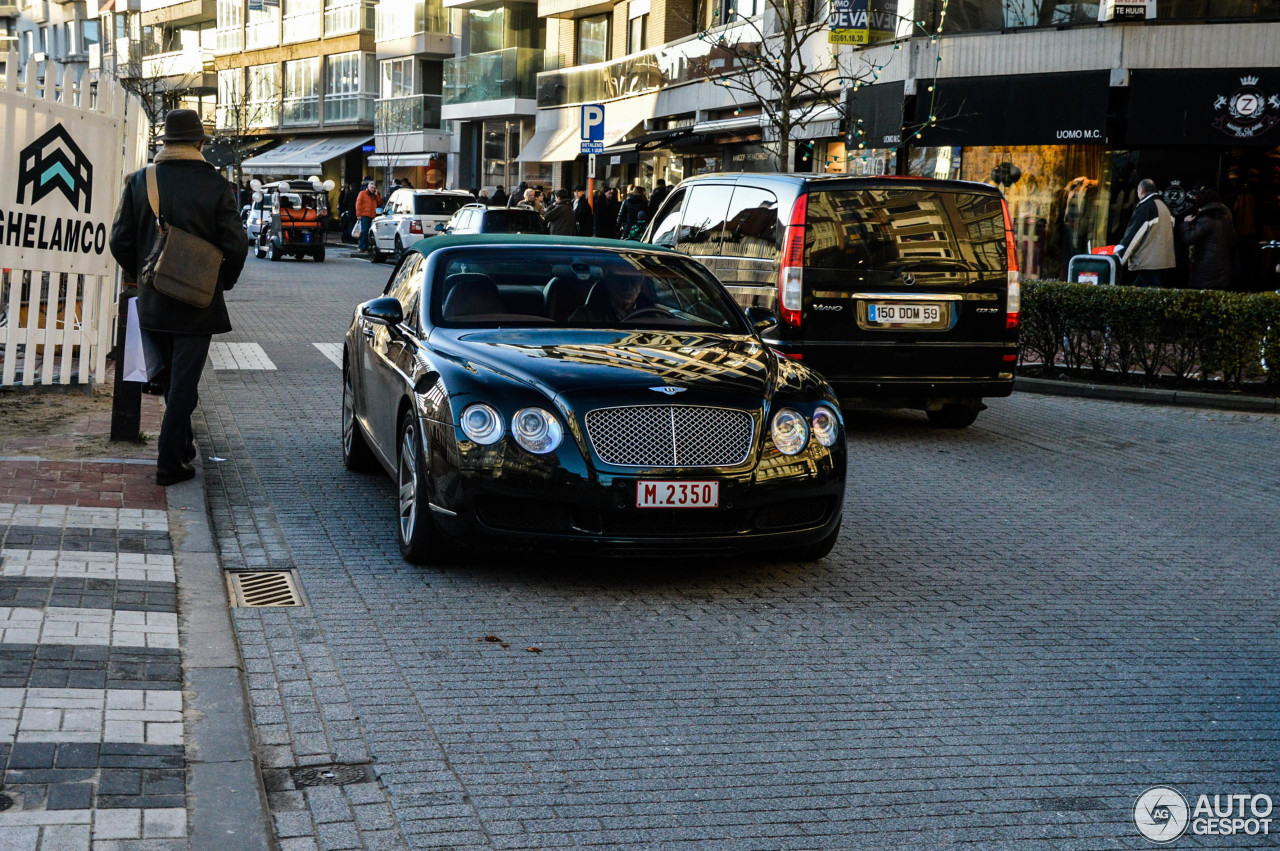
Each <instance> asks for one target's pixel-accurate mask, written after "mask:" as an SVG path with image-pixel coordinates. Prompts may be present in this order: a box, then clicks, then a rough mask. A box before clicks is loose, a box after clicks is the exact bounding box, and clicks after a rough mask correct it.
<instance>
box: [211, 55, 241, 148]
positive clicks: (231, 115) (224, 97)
mask: <svg viewBox="0 0 1280 851" xmlns="http://www.w3.org/2000/svg"><path fill="white" fill-rule="evenodd" d="M244 101H245V97H244V69H243V68H231V69H229V70H226V71H219V72H218V112H217V119H216V125H217V127H218V129H219V130H230V131H232V132H233V133H236V134H239V133H240V132H241V131H242V130H243V129H244V127H245V114H244V110H243V108H242V107H243V105H244Z"/></svg>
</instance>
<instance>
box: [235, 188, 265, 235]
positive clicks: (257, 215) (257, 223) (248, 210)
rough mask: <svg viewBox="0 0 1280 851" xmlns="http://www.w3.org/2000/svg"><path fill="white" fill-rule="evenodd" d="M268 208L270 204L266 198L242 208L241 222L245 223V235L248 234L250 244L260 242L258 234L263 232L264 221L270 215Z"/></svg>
mask: <svg viewBox="0 0 1280 851" xmlns="http://www.w3.org/2000/svg"><path fill="white" fill-rule="evenodd" d="M268 208H269V202H268V201H267V200H266V199H265V198H263V199H262V200H261V201H254V202H253V203H251V204H245V205H244V207H243V208H241V210H240V221H242V222H244V229H245V233H247V234H248V236H249V241H250V242H257V241H258V234H260V233H261V232H262V220H263V219H264V218H266V217H267V216H269V215H270V213H269V212H268Z"/></svg>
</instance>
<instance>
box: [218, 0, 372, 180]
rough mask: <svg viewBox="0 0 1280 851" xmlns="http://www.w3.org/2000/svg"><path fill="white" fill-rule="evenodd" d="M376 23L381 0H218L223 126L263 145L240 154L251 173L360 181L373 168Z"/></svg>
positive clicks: (220, 121) (220, 116)
mask: <svg viewBox="0 0 1280 851" xmlns="http://www.w3.org/2000/svg"><path fill="white" fill-rule="evenodd" d="M375 28H376V3H375V2H374V0H279V2H274V3H271V2H263V0H216V8H215V28H214V41H213V54H214V65H215V68H216V71H217V87H218V96H217V102H218V107H217V112H216V116H215V126H216V128H217V130H218V132H219V133H220V134H223V135H226V136H228V137H232V138H237V139H242V140H243V139H249V140H252V141H250V142H249V143H248V144H247V145H245V144H242V145H241V146H240V150H241V151H244V150H245V148H252V147H253V146H260V149H261V150H263V152H262V153H256V154H255V155H253V156H249V157H248V158H247V159H243V160H242V161H241V162H240V164H239V168H240V171H241V172H242V173H243V174H244V176H245V177H246V178H248V177H254V176H256V177H260V178H264V179H272V178H296V177H307V176H312V175H318V176H320V177H322V178H323V179H332V180H333V181H334V182H335V183H338V184H343V183H353V184H354V183H356V182H358V181H359V180H360V178H361V177H363V176H364V175H365V173H366V171H367V168H368V164H367V158H368V155H369V154H370V153H372V151H373V147H374V104H375V101H376V100H377V98H378V72H377V58H376V52H375V44H374V39H375ZM272 144H274V145H276V147H272V148H270V149H269V150H268V149H267V146H268V145H272ZM248 152H249V153H253V151H252V150H250V151H248Z"/></svg>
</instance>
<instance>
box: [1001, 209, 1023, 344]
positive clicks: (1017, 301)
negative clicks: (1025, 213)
mask: <svg viewBox="0 0 1280 851" xmlns="http://www.w3.org/2000/svg"><path fill="white" fill-rule="evenodd" d="M1000 206H1001V208H1003V210H1004V246H1005V252H1006V254H1007V255H1008V259H1009V292H1008V294H1007V295H1006V296H1005V302H1004V311H1005V313H1004V327H1005V328H1017V327H1018V324H1019V322H1020V321H1021V313H1022V283H1021V280H1020V276H1019V274H1018V252H1017V251H1015V250H1014V245H1013V219H1012V218H1010V217H1009V203H1008V202H1007V201H1005V200H1004V199H1003V198H1001V199H1000Z"/></svg>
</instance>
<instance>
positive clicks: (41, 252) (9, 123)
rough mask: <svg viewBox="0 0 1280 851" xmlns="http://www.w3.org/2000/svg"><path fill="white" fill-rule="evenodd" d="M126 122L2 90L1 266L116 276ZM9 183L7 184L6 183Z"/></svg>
mask: <svg viewBox="0 0 1280 851" xmlns="http://www.w3.org/2000/svg"><path fill="white" fill-rule="evenodd" d="M121 132H122V130H121V121H120V120H119V119H117V118H112V117H109V116H107V115H102V114H99V113H96V112H91V111H88V110H79V109H75V108H72V107H67V106H63V105H62V104H59V103H50V102H48V101H43V100H33V99H30V98H26V97H23V96H21V95H16V94H13V93H11V92H0V173H3V174H8V175H11V176H13V178H14V179H15V180H14V183H9V181H5V183H4V184H0V266H4V267H8V268H13V269H31V270H36V271H45V272H67V273H70V274H81V275H111V274H114V273H115V261H114V260H113V259H112V257H111V252H110V251H109V250H108V249H107V238H108V235H109V234H110V231H111V221H112V217H113V214H114V211H115V207H116V202H117V200H118V195H119V191H120V176H121V173H120V169H121V159H122V156H123V154H122V148H123V141H122V137H121ZM6 184H7V185H6Z"/></svg>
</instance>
